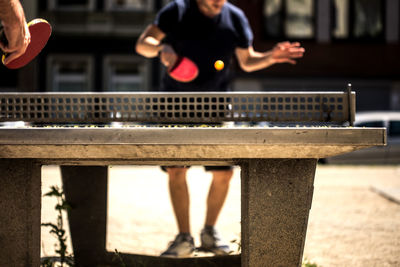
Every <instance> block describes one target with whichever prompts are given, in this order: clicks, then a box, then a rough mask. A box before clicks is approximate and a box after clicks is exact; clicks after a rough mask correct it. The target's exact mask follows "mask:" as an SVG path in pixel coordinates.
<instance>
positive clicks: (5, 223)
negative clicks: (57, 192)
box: [0, 159, 41, 267]
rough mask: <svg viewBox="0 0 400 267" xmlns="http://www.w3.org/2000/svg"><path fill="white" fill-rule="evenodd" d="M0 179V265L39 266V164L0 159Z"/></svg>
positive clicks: (16, 266)
mask: <svg viewBox="0 0 400 267" xmlns="http://www.w3.org/2000/svg"><path fill="white" fill-rule="evenodd" d="M0 177H1V179H0V181H1V183H0V266H15V267H20V266H21V267H22V266H26V267H29V266H39V265H40V208H41V179H40V177H41V169H40V165H39V164H36V163H35V162H34V161H33V160H19V159H11V160H10V159H0Z"/></svg>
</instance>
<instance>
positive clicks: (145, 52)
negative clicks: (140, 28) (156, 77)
mask: <svg viewBox="0 0 400 267" xmlns="http://www.w3.org/2000/svg"><path fill="white" fill-rule="evenodd" d="M165 36H166V35H165V33H164V32H163V31H162V30H161V29H160V28H159V27H157V26H156V25H154V24H151V25H149V26H147V28H146V29H145V30H144V32H143V33H142V34H141V35H140V37H139V39H138V41H137V42H136V52H137V53H138V54H140V55H142V56H144V57H147V58H153V57H157V56H158V55H160V59H161V63H163V64H164V65H165V66H166V67H168V66H172V65H173V64H174V63H175V61H176V60H177V58H178V56H177V55H176V53H175V51H174V50H173V49H172V47H171V46H170V45H165V44H162V43H161V41H162V40H163V39H164V38H165Z"/></svg>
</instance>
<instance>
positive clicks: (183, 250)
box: [161, 233, 194, 257]
mask: <svg viewBox="0 0 400 267" xmlns="http://www.w3.org/2000/svg"><path fill="white" fill-rule="evenodd" d="M193 251H194V241H193V237H192V236H191V235H190V234H182V233H180V234H178V235H177V236H176V237H175V240H174V241H172V242H170V243H169V246H168V249H167V250H166V251H164V252H163V253H162V254H161V257H186V256H190V255H191V254H192V252H193Z"/></svg>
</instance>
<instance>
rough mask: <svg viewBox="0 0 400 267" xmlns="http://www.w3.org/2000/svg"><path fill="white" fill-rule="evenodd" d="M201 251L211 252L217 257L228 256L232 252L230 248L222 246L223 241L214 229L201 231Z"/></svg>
mask: <svg viewBox="0 0 400 267" xmlns="http://www.w3.org/2000/svg"><path fill="white" fill-rule="evenodd" d="M200 238H201V247H200V249H201V250H205V251H209V252H212V253H214V254H215V255H228V254H229V252H230V249H229V246H228V245H224V244H221V239H220V238H219V235H218V233H217V231H216V230H215V229H214V227H208V226H206V227H204V228H203V230H201V234H200Z"/></svg>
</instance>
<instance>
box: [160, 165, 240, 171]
mask: <svg viewBox="0 0 400 267" xmlns="http://www.w3.org/2000/svg"><path fill="white" fill-rule="evenodd" d="M168 167H185V168H190V166H161V169H162V170H163V171H165V172H166V171H167V168H168ZM204 169H205V170H206V171H230V170H232V169H233V166H204Z"/></svg>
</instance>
